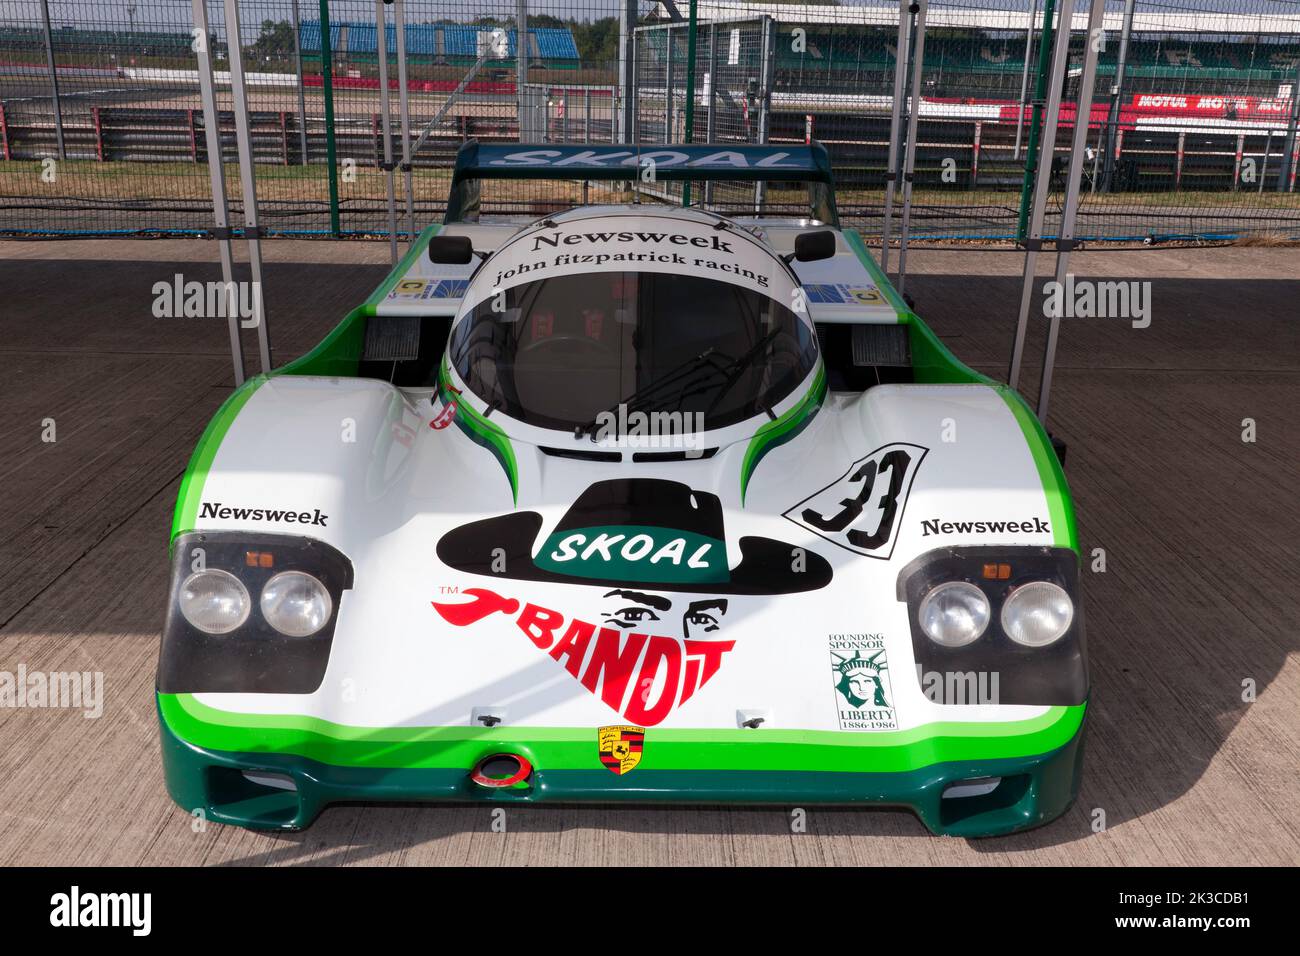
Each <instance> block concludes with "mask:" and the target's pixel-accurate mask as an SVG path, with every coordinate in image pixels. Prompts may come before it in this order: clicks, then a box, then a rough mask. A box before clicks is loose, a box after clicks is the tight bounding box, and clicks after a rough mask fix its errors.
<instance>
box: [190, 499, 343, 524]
mask: <svg viewBox="0 0 1300 956" xmlns="http://www.w3.org/2000/svg"><path fill="white" fill-rule="evenodd" d="M199 517H200V518H216V519H218V520H221V521H283V522H288V523H289V524H310V525H316V526H317V527H321V528H323V527H325V525H326V523H327V522H328V521H329V515H325V514H321V510H320V509H319V508H314V509H312V510H311V511H289V510H286V509H283V508H243V507H240V506H238V505H227V504H224V503H222V502H220V501H205V502H203V504H202V506H201V507H200V508H199Z"/></svg>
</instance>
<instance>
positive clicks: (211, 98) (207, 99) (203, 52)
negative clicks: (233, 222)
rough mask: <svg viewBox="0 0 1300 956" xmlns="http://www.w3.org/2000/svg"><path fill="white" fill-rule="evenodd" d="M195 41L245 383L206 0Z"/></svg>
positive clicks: (198, 4) (196, 6) (217, 220)
mask: <svg viewBox="0 0 1300 956" xmlns="http://www.w3.org/2000/svg"><path fill="white" fill-rule="evenodd" d="M191 14H192V16H193V18H194V42H193V44H192V45H191V48H192V49H193V50H194V52H195V53H196V54H198V61H199V98H200V99H201V100H202V101H203V136H204V141H205V142H206V144H207V148H208V178H209V179H210V180H211V184H212V219H213V225H214V228H213V230H212V236H213V238H215V239H216V240H217V252H218V254H219V255H220V257H221V281H222V283H223V285H224V288H225V290H226V323H227V325H229V326H230V358H231V361H232V362H233V363H234V366H235V386H236V387H239V386H240V385H243V384H244V345H243V342H241V341H240V338H239V315H238V311H237V310H236V309H235V308H234V304H235V294H234V291H235V265H234V256H233V255H232V254H231V251H230V210H229V208H228V206H227V204H226V176H225V166H224V164H223V163H222V161H221V159H222V157H221V114H220V113H218V112H217V94H216V89H215V86H214V84H213V82H212V49H211V48H212V33H211V31H210V30H209V29H208V10H207V6H206V0H191Z"/></svg>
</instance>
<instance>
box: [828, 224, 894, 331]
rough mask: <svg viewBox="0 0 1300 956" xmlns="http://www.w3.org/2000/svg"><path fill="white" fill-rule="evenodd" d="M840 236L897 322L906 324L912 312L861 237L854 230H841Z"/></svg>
mask: <svg viewBox="0 0 1300 956" xmlns="http://www.w3.org/2000/svg"><path fill="white" fill-rule="evenodd" d="M840 235H841V236H843V237H844V241H845V242H846V243H848V246H849V248H850V249H852V250H853V254H854V255H855V256H857V257H858V261H859V262H861V263H862V266H863V268H864V269H866V270H867V273H868V274H869V275H870V276H871V281H872V282H874V283H875V284H876V288H877V289H879V290H880V294H881V295H883V296H884V297H885V299H886V301H888V302H889V304H890V305H892V306H893V307H894V312H895V313H897V315H898V321H899V322H906V321H907V317H908V316H909V315H910V314H911V312H912V310H911V309H910V308H908V306H907V303H906V302H905V301H903V297H902V296H901V295H899V294H898V293H897V292H896V291H895V290H894V285H893V283H892V282H890V281H889V277H888V276H887V275H885V273H884V272H883V271H882V270H881V268H880V266H879V265H877V264H876V260H875V257H874V256H872V255H871V253H870V252H869V251H868V250H867V244H866V243H865V242H863V241H862V236H860V235H859V234H858V231H857V230H856V229H844V230H841V232H840Z"/></svg>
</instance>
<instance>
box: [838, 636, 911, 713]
mask: <svg viewBox="0 0 1300 956" xmlns="http://www.w3.org/2000/svg"><path fill="white" fill-rule="evenodd" d="M830 651H831V680H832V683H833V685H834V687H835V714H836V718H837V719H838V720H839V724H840V730H894V729H896V728H897V727H898V716H897V714H895V712H894V692H893V688H892V687H890V684H889V662H888V661H887V660H886V658H885V636H884V635H883V634H832V635H831V637H830Z"/></svg>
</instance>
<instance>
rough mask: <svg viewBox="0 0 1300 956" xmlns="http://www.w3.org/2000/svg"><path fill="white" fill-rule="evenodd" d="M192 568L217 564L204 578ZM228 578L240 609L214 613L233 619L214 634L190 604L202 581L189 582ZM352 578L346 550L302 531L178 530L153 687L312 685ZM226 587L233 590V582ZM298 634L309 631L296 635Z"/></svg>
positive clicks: (225, 690)
mask: <svg viewBox="0 0 1300 956" xmlns="http://www.w3.org/2000/svg"><path fill="white" fill-rule="evenodd" d="M200 567H201V568H203V569H205V570H206V571H207V572H210V573H211V572H219V573H217V574H214V576H213V578H212V579H211V580H209V579H206V578H203V577H198V576H195V575H194V574H193V572H194V569H195V568H200ZM277 577H279V580H278V581H276V582H275V584H274V585H272V580H273V579H275V578H277ZM229 578H234V579H236V580H237V581H238V582H239V584H240V585H241V586H242V587H243V589H244V592H245V594H246V596H245V598H244V603H245V607H246V610H245V611H243V612H241V613H234V614H231V613H227V614H225V615H223V616H221V617H220V622H221V623H223V625H225V626H232V625H233V626H232V627H231V629H230V630H229V631H228V632H226V633H223V634H218V633H213V632H212V631H210V630H208V629H207V628H206V627H204V626H201V625H203V624H204V623H205V621H206V618H204V617H203V616H201V615H200V614H198V613H197V611H196V608H200V607H202V606H203V605H202V602H201V601H198V600H196V599H197V597H199V596H200V589H199V588H190V587H189V585H191V584H204V583H205V582H207V584H209V585H211V584H213V582H217V583H219V584H221V585H222V586H223V587H225V586H227V585H229V580H228V579H229ZM352 582H353V571H352V562H351V561H349V560H348V558H347V556H346V555H345V554H343V553H342V552H341V551H339V550H338V549H337V548H335V547H334V546H333V545H330V544H327V543H326V542H324V541H318V540H316V539H313V538H307V537H303V536H302V535H286V534H270V533H263V532H260V531H248V530H241V531H188V532H185V533H184V534H180V535H177V536H176V538H175V540H174V541H173V542H172V574H171V583H170V590H171V600H170V601H169V604H168V608H167V621H166V623H165V624H164V625H163V637H162V649H161V652H160V654H159V656H158V690H159V692H160V693H163V694H208V693H210V694H311V693H314V692H315V691H316V690H318V689H319V688H320V686H321V682H322V681H323V680H324V679H325V670H326V668H327V667H328V666H329V659H330V649H331V648H332V647H333V644H334V631H335V628H336V625H337V623H338V617H339V607H340V605H341V603H342V602H343V600H344V597H343V595H344V594H346V593H347V591H348V590H349V589H350V588H351V587H352ZM317 587H319V588H321V589H323V592H324V595H325V596H326V598H327V600H326V598H322V597H321V595H320V593H319V592H318V591H317ZM191 590H193V591H194V594H190V593H189V592H190V591H191ZM228 590H229V591H231V592H236V589H235V588H234V587H233V586H230V587H228ZM220 593H225V591H222V592H220ZM236 593H237V592H236ZM268 614H269V615H270V619H268ZM272 620H274V621H275V624H272ZM236 622H239V623H237V624H236ZM318 625H319V626H318ZM306 633H309V634H310V636H307V637H296V636H294V635H295V634H306Z"/></svg>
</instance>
